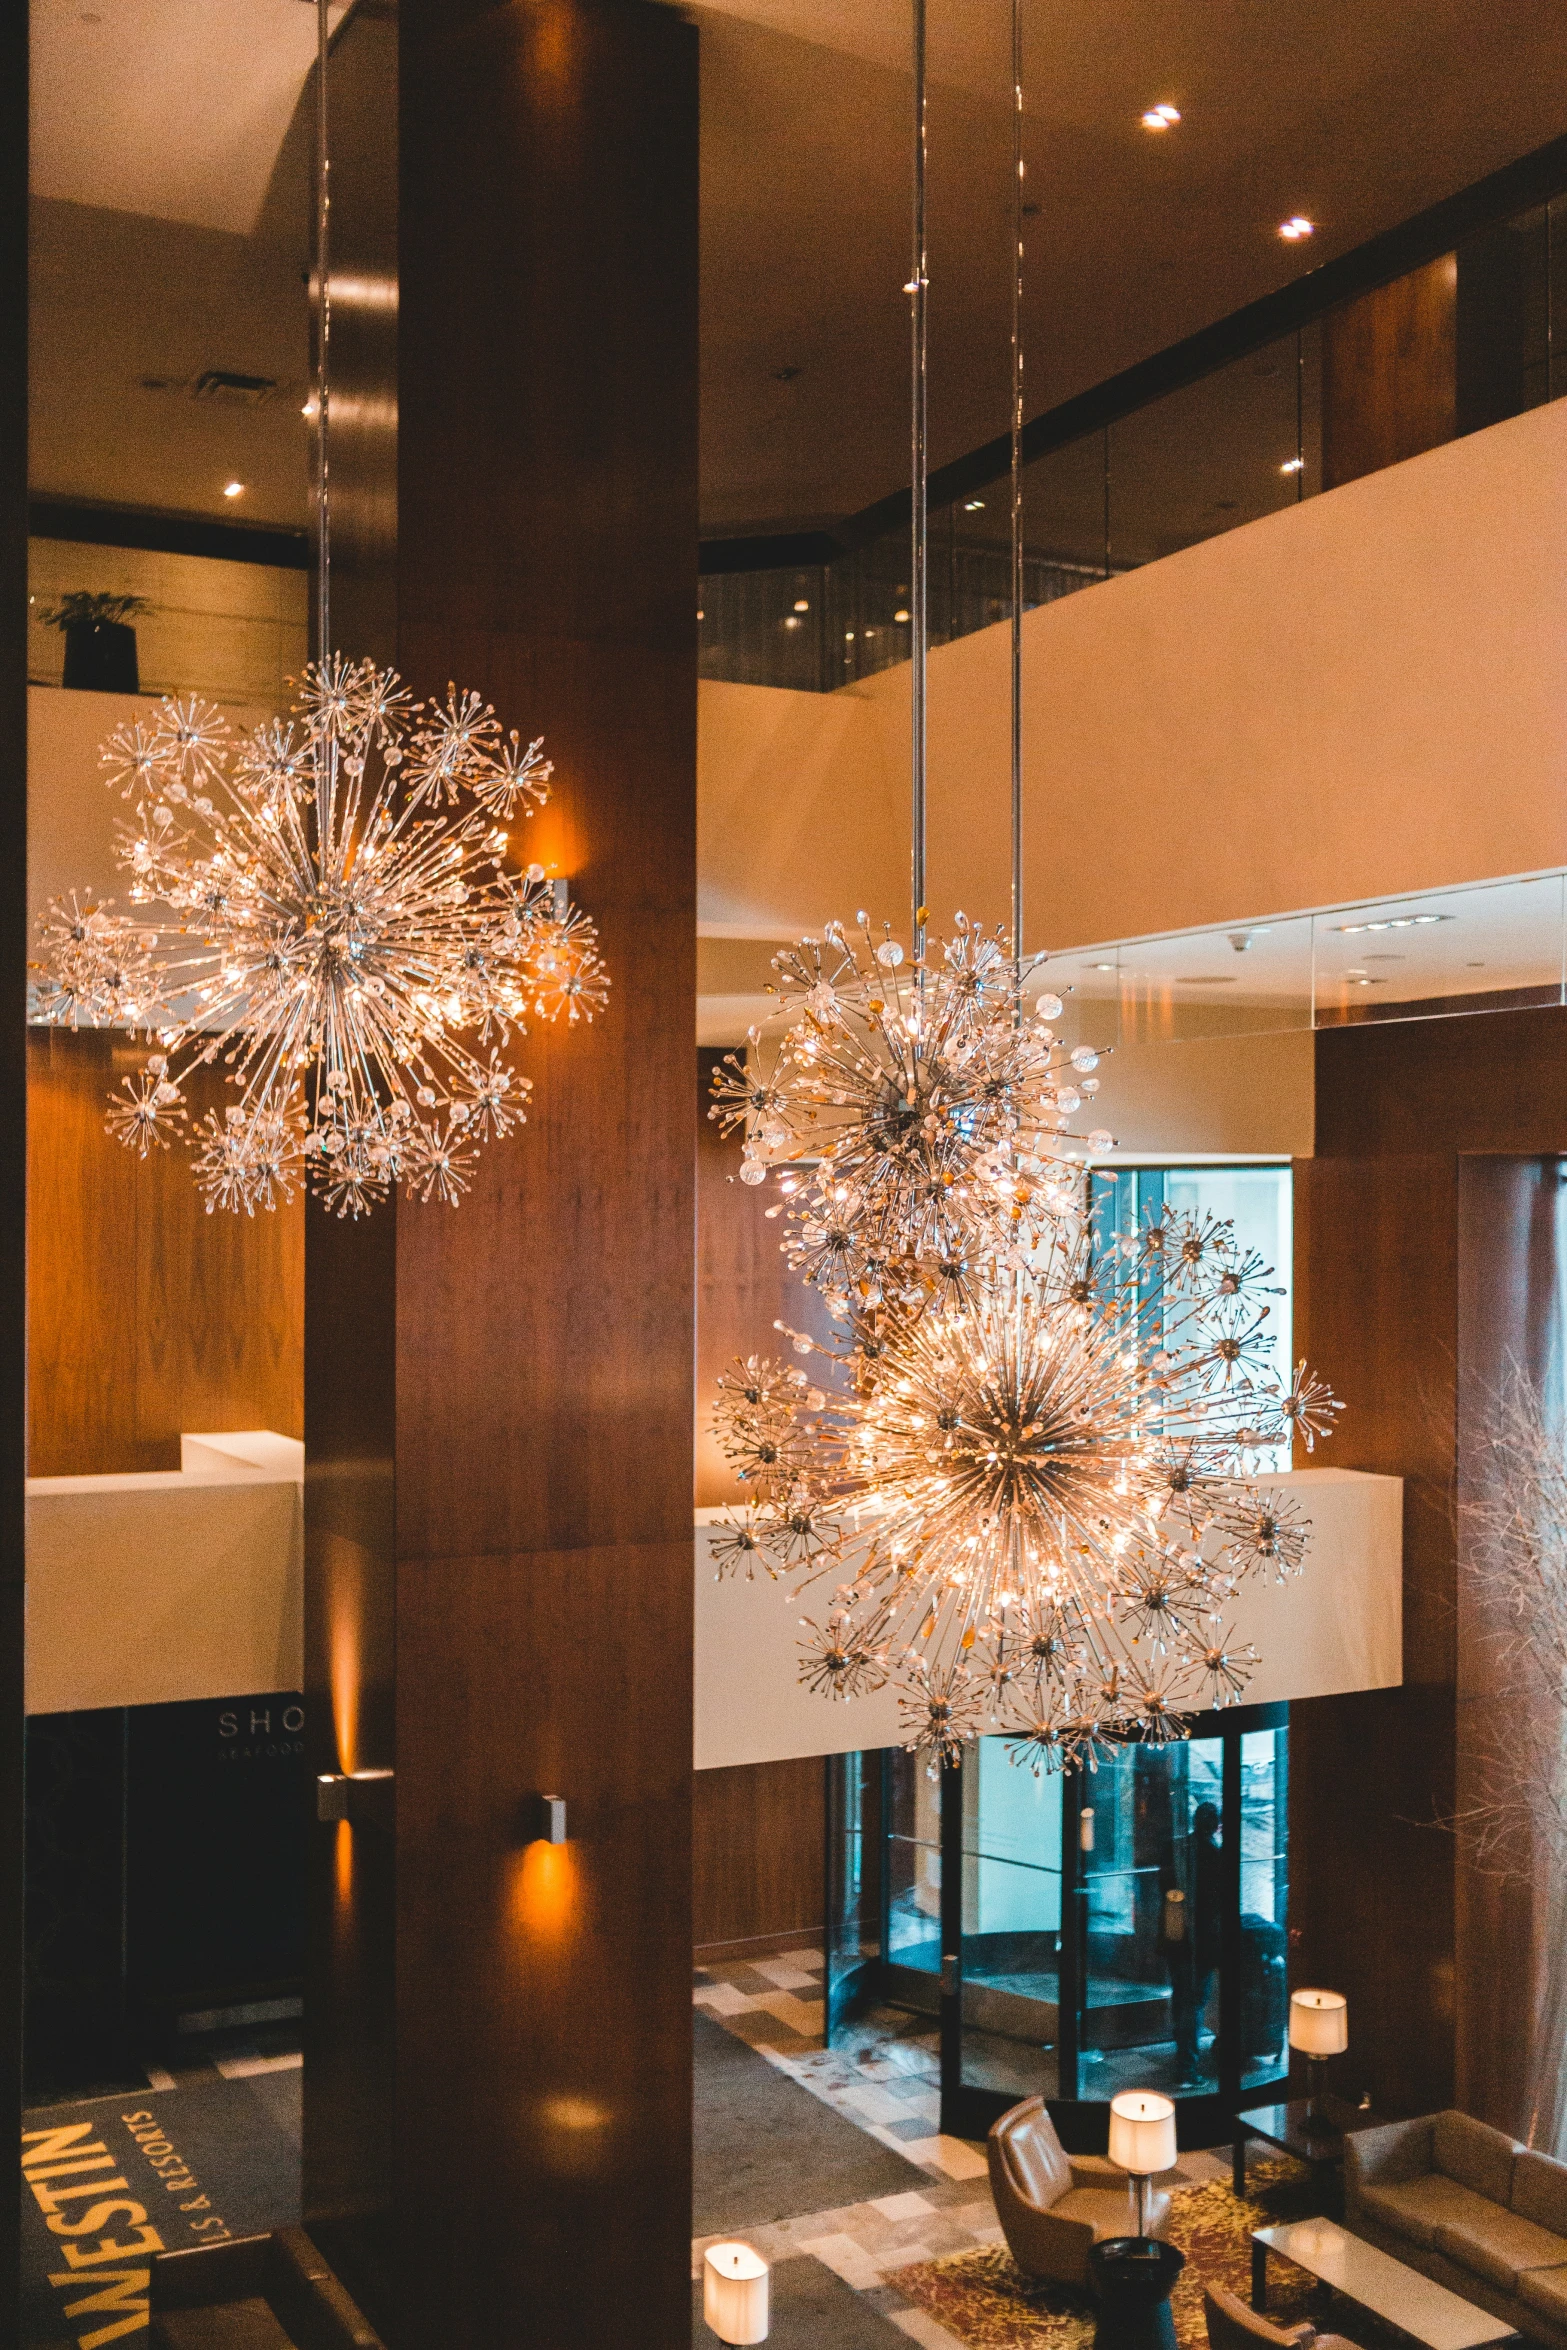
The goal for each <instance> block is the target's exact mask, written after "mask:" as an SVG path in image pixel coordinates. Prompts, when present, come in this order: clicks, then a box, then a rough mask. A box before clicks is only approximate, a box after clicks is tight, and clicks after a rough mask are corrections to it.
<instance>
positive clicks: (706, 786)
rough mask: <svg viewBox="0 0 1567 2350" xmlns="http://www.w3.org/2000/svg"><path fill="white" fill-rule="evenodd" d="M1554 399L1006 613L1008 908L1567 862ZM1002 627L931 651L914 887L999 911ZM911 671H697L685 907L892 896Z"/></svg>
mask: <svg viewBox="0 0 1567 2350" xmlns="http://www.w3.org/2000/svg"><path fill="white" fill-rule="evenodd" d="M1564 578H1567V403H1563V402H1562V401H1556V402H1554V403H1552V404H1550V405H1549V406H1546V407H1543V408H1537V409H1534V410H1531V411H1530V412H1529V413H1528V414H1527V415H1524V416H1517V417H1513V418H1511V419H1509V420H1508V421H1507V422H1506V423H1504V424H1498V425H1493V426H1491V427H1490V428H1489V430H1487V431H1485V432H1481V433H1474V434H1471V435H1470V436H1469V437H1468V438H1467V439H1465V440H1461V441H1454V442H1451V443H1449V444H1448V445H1447V446H1446V447H1445V448H1440V449H1433V450H1431V451H1429V452H1428V453H1427V454H1426V455H1425V456H1421V457H1415V458H1412V459H1410V460H1409V461H1408V462H1407V463H1405V464H1402V465H1396V466H1392V467H1390V468H1388V469H1387V470H1386V471H1384V472H1381V473H1376V474H1371V475H1369V476H1367V478H1366V479H1364V480H1362V481H1357V482H1352V483H1350V484H1348V485H1347V486H1346V487H1344V488H1342V489H1336V490H1331V491H1329V492H1327V493H1326V494H1325V495H1323V496H1320V497H1316V498H1308V499H1306V500H1305V501H1304V502H1303V503H1302V504H1300V505H1298V506H1292V507H1287V508H1285V509H1284V510H1283V511H1281V512H1279V513H1277V514H1272V515H1269V516H1266V517H1265V518H1263V519H1262V520H1260V521H1257V522H1252V523H1248V524H1246V525H1245V526H1244V527H1243V528H1241V529H1239V530H1233V531H1228V532H1225V533H1224V534H1223V535H1222V536H1220V537H1217V538H1214V539H1211V540H1208V541H1206V542H1205V543H1204V544H1202V545H1201V546H1197V547H1192V548H1189V549H1187V550H1186V551H1185V552H1184V553H1181V554H1178V555H1171V556H1167V557H1166V558H1165V559H1164V560H1163V561H1162V562H1158V563H1153V564H1149V565H1148V566H1146V567H1145V568H1144V569H1142V570H1139V571H1135V572H1129V573H1126V574H1125V575H1123V576H1121V577H1119V578H1116V579H1111V580H1107V581H1105V582H1103V583H1101V584H1099V585H1097V586H1094V587H1091V588H1088V589H1085V590H1083V591H1082V592H1081V593H1079V594H1077V595H1074V596H1068V597H1065V598H1063V599H1062V600H1061V601H1060V602H1057V603H1053V604H1049V605H1045V606H1042V607H1041V608H1040V609H1038V610H1037V611H1034V612H1031V613H1029V614H1028V615H1027V616H1026V618H1025V621H1024V671H1025V677H1024V694H1025V730H1026V744H1025V759H1026V835H1027V884H1026V886H1027V909H1028V912H1027V924H1026V935H1027V938H1028V942H1029V943H1030V944H1032V945H1050V946H1052V947H1064V946H1073V945H1082V944H1086V943H1089V942H1091V941H1096V940H1101V939H1113V938H1129V937H1136V936H1139V935H1145V934H1152V933H1157V932H1160V931H1165V930H1174V929H1183V928H1187V927H1191V926H1195V925H1199V924H1207V923H1222V922H1225V921H1235V920H1241V919H1244V918H1245V917H1247V916H1262V915H1265V914H1270V913H1282V912H1286V911H1289V910H1291V909H1295V908H1301V907H1308V906H1319V905H1331V904H1335V903H1339V902H1342V901H1345V900H1349V899H1354V898H1359V897H1376V896H1384V895H1391V894H1394V893H1397V892H1401V891H1408V890H1415V889H1420V888H1426V887H1434V886H1440V885H1442V884H1446V883H1453V882H1459V881H1469V880H1480V879H1485V878H1488V877H1491V876H1494V875H1497V874H1504V873H1522V872H1530V871H1535V870H1538V869H1540V868H1543V867H1547V866H1552V865H1558V864H1561V863H1563V862H1567V795H1564V793H1563V791H1562V774H1563V766H1564V752H1567V629H1564V628H1563V626H1562V619H1561V596H1562V581H1563V579H1564ZM1007 646H1008V638H1007V630H1006V628H1005V627H1004V626H998V627H995V628H990V629H985V630H982V631H980V632H979V633H978V634H976V635H974V636H969V637H963V638H960V639H959V640H958V641H957V642H956V643H954V644H950V645H942V646H939V647H938V648H937V649H936V650H935V651H934V652H933V653H932V655H931V662H930V789H931V828H930V884H929V892H928V897H929V903H930V906H931V909H932V913H933V917H934V918H935V920H936V921H937V923H938V924H939V923H943V922H945V921H946V920H947V919H948V917H949V916H950V913H951V911H952V910H953V908H954V907H957V906H961V907H963V908H964V910H965V911H966V912H968V913H970V914H974V915H985V916H988V917H989V918H991V919H998V918H1000V917H1001V916H1002V915H1003V914H1004V913H1005V910H1006V886H1007V875H1008V850H1007V804H1008V748H1007V742H1008V688H1007V658H1008V652H1007ZM908 678H909V672H908V670H907V668H906V667H904V668H899V669H892V670H887V671H884V672H883V673H882V675H880V676H879V677H875V678H871V679H869V680H867V681H866V682H865V683H864V684H863V685H859V686H853V687H844V688H842V689H841V690H840V691H839V692H838V693H836V694H831V695H820V694H800V693H787V692H783V691H781V690H775V689H771V688H766V687H760V686H725V685H713V684H704V685H703V686H702V687H701V688H700V692H699V703H698V721H699V730H698V791H699V827H700V829H699V844H700V846H699V893H700V894H699V912H700V915H701V917H702V919H703V920H704V921H705V922H715V923H726V924H734V923H737V922H749V923H752V924H754V925H756V926H757V929H758V933H759V934H764V933H768V932H776V930H777V929H778V927H779V926H780V924H781V925H782V927H783V928H784V930H785V931H788V930H791V929H792V930H796V931H798V930H802V929H808V928H811V927H813V926H819V925H820V924H821V922H822V921H823V920H824V919H825V918H826V917H827V916H828V915H830V914H852V913H853V912H854V910H855V908H856V907H857V906H865V907H867V908H869V909H870V910H871V911H872V912H873V913H881V912H885V914H886V915H887V916H888V917H889V918H891V919H892V920H893V921H894V922H897V921H900V920H906V917H907V911H908V838H909V817H908Z"/></svg>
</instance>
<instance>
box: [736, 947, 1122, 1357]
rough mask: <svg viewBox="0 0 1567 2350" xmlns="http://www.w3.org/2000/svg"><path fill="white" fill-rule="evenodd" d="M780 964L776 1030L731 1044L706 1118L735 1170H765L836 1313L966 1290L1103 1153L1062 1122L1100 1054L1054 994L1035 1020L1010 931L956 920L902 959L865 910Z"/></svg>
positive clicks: (787, 1244) (754, 1180)
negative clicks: (918, 954)
mask: <svg viewBox="0 0 1567 2350" xmlns="http://www.w3.org/2000/svg"><path fill="white" fill-rule="evenodd" d="M773 963H774V969H775V971H776V973H777V982H776V993H777V995H778V999H779V1001H778V1008H777V1011H776V1012H775V1013H774V1014H773V1015H772V1017H771V1019H770V1021H769V1023H768V1026H769V1028H773V1029H775V1030H776V1031H777V1033H776V1034H774V1035H773V1036H772V1037H770V1038H764V1035H763V1032H762V1030H761V1029H753V1030H752V1032H751V1039H750V1050H749V1053H748V1054H747V1055H746V1056H745V1057H743V1058H742V1057H741V1056H739V1055H736V1054H730V1055H728V1056H727V1057H726V1059H725V1061H724V1063H723V1064H722V1066H721V1067H720V1069H719V1070H718V1072H717V1073H716V1075H715V1078H714V1082H713V1092H714V1095H715V1100H714V1103H713V1106H712V1108H711V1109H710V1111H709V1113H708V1114H709V1116H710V1117H713V1118H716V1119H718V1120H719V1121H720V1122H721V1124H722V1127H723V1130H724V1132H725V1133H735V1132H739V1133H740V1134H741V1135H742V1137H743V1156H742V1162H741V1167H740V1180H741V1181H742V1182H743V1183H750V1184H755V1185H760V1184H764V1183H766V1182H767V1180H768V1178H769V1176H770V1175H771V1176H772V1177H773V1179H774V1180H775V1182H776V1183H777V1185H778V1187H779V1189H780V1190H781V1191H782V1193H783V1194H784V1197H785V1199H786V1200H787V1201H788V1202H789V1224H788V1230H787V1236H786V1238H785V1241H784V1243H783V1246H784V1248H785V1252H786V1254H787V1255H788V1257H789V1260H790V1262H791V1264H792V1265H793V1266H794V1268H795V1269H796V1271H798V1272H799V1273H800V1274H801V1275H802V1277H803V1278H804V1279H805V1280H807V1281H808V1282H809V1283H811V1284H812V1286H814V1287H816V1288H818V1289H820V1290H821V1291H822V1292H823V1293H824V1295H825V1296H826V1297H827V1298H828V1301H829V1303H830V1304H834V1305H835V1306H837V1307H838V1308H839V1310H842V1311H847V1310H850V1309H851V1308H854V1309H857V1308H858V1307H859V1306H862V1305H869V1306H872V1307H874V1306H875V1305H876V1304H878V1303H879V1302H880V1301H881V1299H882V1297H883V1296H887V1297H898V1298H902V1299H903V1300H904V1301H905V1302H913V1300H914V1299H915V1297H916V1296H917V1297H919V1298H920V1299H922V1300H929V1299H936V1300H942V1301H944V1300H946V1299H948V1298H962V1297H964V1296H966V1295H968V1294H969V1292H970V1290H971V1288H972V1285H973V1282H974V1279H975V1275H976V1270H977V1268H978V1267H979V1266H980V1265H981V1264H982V1263H984V1262H989V1261H992V1260H994V1259H996V1258H997V1257H998V1255H999V1256H1000V1257H1001V1258H1003V1259H1005V1260H1007V1261H1011V1260H1013V1259H1015V1258H1016V1256H1017V1254H1018V1252H1019V1251H1020V1250H1023V1249H1026V1248H1028V1247H1030V1246H1032V1245H1035V1244H1036V1243H1037V1242H1038V1240H1039V1239H1040V1237H1041V1236H1042V1234H1043V1232H1044V1230H1045V1227H1046V1222H1047V1220H1048V1218H1049V1216H1050V1215H1051V1214H1052V1213H1054V1212H1057V1211H1059V1210H1060V1209H1061V1208H1063V1207H1065V1206H1066V1205H1067V1204H1068V1202H1069V1198H1070V1193H1069V1191H1068V1189H1067V1188H1066V1187H1065V1179H1066V1176H1067V1172H1068V1169H1069V1166H1070V1163H1071V1160H1072V1158H1073V1156H1074V1155H1078V1154H1080V1153H1081V1151H1082V1150H1083V1149H1084V1148H1085V1147H1086V1148H1087V1149H1089V1150H1093V1151H1100V1150H1105V1149H1108V1148H1109V1147H1110V1146H1111V1142H1112V1137H1111V1136H1110V1135H1109V1134H1108V1133H1107V1132H1105V1131H1104V1130H1102V1129H1101V1130H1097V1131H1095V1132H1094V1133H1092V1134H1091V1135H1089V1136H1088V1137H1087V1141H1086V1146H1085V1145H1081V1144H1080V1145H1077V1146H1076V1151H1075V1152H1074V1146H1073V1142H1072V1139H1071V1138H1070V1137H1069V1135H1068V1134H1067V1128H1068V1126H1069V1123H1070V1120H1071V1119H1072V1118H1073V1117H1074V1116H1075V1115H1076V1113H1077V1112H1078V1111H1079V1110H1080V1109H1082V1108H1083V1106H1084V1103H1085V1101H1087V1100H1091V1098H1092V1096H1093V1095H1094V1094H1095V1093H1096V1092H1097V1090H1098V1086H1099V1080H1098V1078H1097V1077H1096V1076H1095V1075H1094V1074H1093V1072H1094V1070H1095V1069H1096V1068H1097V1066H1098V1061H1099V1055H1098V1053H1097V1052H1096V1051H1094V1050H1093V1048H1092V1047H1090V1046H1086V1045H1080V1046H1078V1047H1077V1048H1076V1049H1075V1050H1073V1051H1071V1052H1068V1050H1067V1048H1066V1047H1065V1046H1063V1045H1062V1044H1061V1043H1060V1041H1059V1040H1058V1038H1057V1036H1056V1034H1055V1031H1054V1029H1053V1028H1052V1027H1051V1026H1050V1022H1051V1021H1052V1020H1054V1019H1058V1018H1059V1017H1060V1014H1061V1010H1062V1006H1061V1000H1060V998H1059V997H1058V996H1054V995H1048V994H1047V995H1045V996H1043V997H1042V998H1041V999H1040V1000H1039V1003H1038V1005H1037V1006H1036V1007H1035V1008H1034V1011H1033V1012H1032V1013H1031V1011H1030V1007H1029V1005H1028V1003H1027V1001H1026V999H1025V997H1024V994H1023V990H1022V985H1021V975H1020V973H1019V972H1018V971H1017V969H1016V968H1015V966H1014V964H1013V961H1012V958H1011V955H1010V952H1009V949H1008V947H1007V944H1006V941H1005V939H1004V937H1003V936H1001V935H1000V934H997V935H987V934H986V933H985V932H983V931H981V930H979V929H978V928H976V927H974V926H973V925H971V924H969V923H968V922H967V921H966V920H965V919H964V917H963V916H962V915H959V916H958V917H957V918H956V923H955V926H954V935H953V937H952V938H951V939H950V940H949V941H948V942H947V943H946V945H945V947H944V948H943V949H941V950H940V951H939V952H938V953H935V954H926V955H925V956H924V957H923V958H921V959H920V960H918V961H916V962H915V963H914V964H913V965H912V966H911V967H907V968H906V967H905V966H906V957H905V954H904V950H903V948H902V946H901V945H900V944H899V943H898V941H897V940H896V939H895V938H893V937H892V936H891V935H890V933H884V935H883V936H882V938H881V939H880V941H879V942H877V941H876V940H875V939H874V938H873V935H872V933H871V931H870V929H869V927H868V925H867V922H866V918H865V916H864V915H863V914H862V915H860V916H859V917H858V934H857V935H856V936H853V937H851V936H850V934H849V933H847V932H846V931H845V930H844V929H843V927H842V926H841V925H840V924H837V923H829V924H828V925H827V926H826V929H825V930H824V932H823V935H822V937H821V938H820V939H813V938H808V939H804V940H802V941H801V942H800V944H799V945H798V946H795V947H791V948H789V949H787V950H786V951H785V952H784V953H782V954H779V955H777V956H775V957H774V959H773ZM770 1212H772V1211H770Z"/></svg>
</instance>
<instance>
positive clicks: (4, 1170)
mask: <svg viewBox="0 0 1567 2350" xmlns="http://www.w3.org/2000/svg"><path fill="white" fill-rule="evenodd" d="M30 14H31V12H30V11H29V10H28V9H26V8H9V9H6V10H4V11H3V12H0V317H3V318H4V319H5V322H6V331H5V333H4V335H0V2125H3V2126H4V2127H5V2128H6V2129H7V2130H9V2131H10V2132H11V2143H12V2145H13V2146H14V2145H15V2144H16V2142H17V2135H16V2134H17V2132H18V2131H19V2130H20V2127H21V2102H22V1963H23V1962H22V1638H23V1578H24V1564H23V1560H24V1526H23V1493H22V1486H23V1480H24V1478H25V1476H26V1472H27V1418H26V1394H27V1301H26V1290H25V1286H24V1284H25V1277H26V1266H27V1249H26V1232H27V1193H26V1168H27V1060H26V1052H25V1038H26V1029H25V1027H24V1022H25V1020H26V1017H27V1014H26V1002H27V162H28V157H27V137H28V30H29V17H30ZM17 2217H18V2214H17V2203H16V2198H15V2197H14V2196H11V2197H8V2198H6V2199H5V2203H4V2210H3V2215H0V2340H12V2341H14V2340H15V2339H16V2338H17V2336H18V2334H19V2332H20V2328H19V2327H18V2325H17V2324H16V2303H17V2287H18V2282H19V2274H18V2262H19V2257H20V2240H19V2235H18V2227H17Z"/></svg>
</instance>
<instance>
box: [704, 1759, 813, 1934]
mask: <svg viewBox="0 0 1567 2350" xmlns="http://www.w3.org/2000/svg"><path fill="white" fill-rule="evenodd" d="M825 1773H826V1765H825V1763H824V1762H823V1760H822V1758H821V1757H820V1756H819V1755H815V1756H810V1757H807V1758H805V1759H804V1760H801V1761H798V1762H772V1763H741V1764H737V1765H735V1766H734V1767H733V1768H732V1769H728V1770H714V1771H698V1772H697V1773H696V1778H695V1783H694V1788H693V1794H692V1837H691V1846H692V1895H691V1900H692V1927H693V1934H694V1938H695V1942H696V1949H697V1955H698V1957H702V1956H706V1957H709V1958H718V1957H721V1956H723V1957H740V1956H743V1955H744V1953H745V1950H746V1949H747V1948H748V1947H750V1948H754V1949H756V1950H758V1951H760V1950H762V1949H763V1948H765V1947H766V1946H768V1945H769V1944H776V1943H777V1942H778V1941H780V1940H781V1939H784V1938H791V1939H792V1938H793V1937H795V1936H797V1935H798V1936H800V1937H801V1938H805V1937H807V1936H809V1937H816V1936H818V1935H820V1933H821V1931H822V1902H823V1892H824V1885H825V1878H824V1875H823V1871H824V1867H825V1853H824V1850H823V1839H824V1836H825V1832H826V1811H825V1804H826V1783H825Z"/></svg>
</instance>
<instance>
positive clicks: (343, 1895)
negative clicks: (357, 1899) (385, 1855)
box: [332, 1820, 354, 1904]
mask: <svg viewBox="0 0 1567 2350" xmlns="http://www.w3.org/2000/svg"><path fill="white" fill-rule="evenodd" d="M334 1834H335V1836H336V1839H337V1840H336V1843H335V1844H334V1845H333V1848H332V1881H333V1883H334V1885H335V1886H336V1888H337V1898H338V1901H339V1903H340V1904H341V1903H346V1902H348V1901H350V1900H351V1899H352V1898H353V1891H354V1831H353V1829H352V1828H351V1827H350V1826H349V1824H348V1822H347V1821H346V1820H339V1821H338V1823H337V1827H336V1829H335V1830H334Z"/></svg>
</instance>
